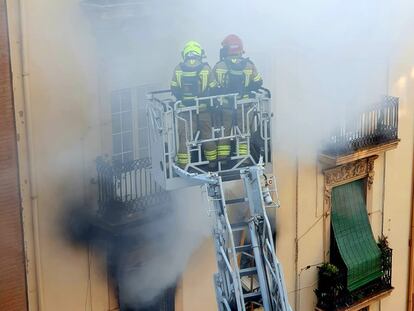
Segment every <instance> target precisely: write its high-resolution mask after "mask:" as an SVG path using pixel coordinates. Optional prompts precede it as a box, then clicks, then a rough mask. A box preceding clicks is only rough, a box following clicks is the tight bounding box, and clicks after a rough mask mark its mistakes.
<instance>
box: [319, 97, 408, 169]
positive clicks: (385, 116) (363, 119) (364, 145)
mask: <svg viewBox="0 0 414 311" xmlns="http://www.w3.org/2000/svg"><path fill="white" fill-rule="evenodd" d="M398 109H399V101H398V98H396V97H391V96H387V97H385V99H384V100H383V101H382V102H381V103H380V104H378V105H376V106H373V107H371V108H370V109H366V110H364V111H362V112H359V113H358V114H357V115H352V117H347V118H344V120H342V122H341V126H339V127H338V128H337V130H336V131H335V132H334V133H333V134H332V135H331V136H330V138H329V140H328V141H327V142H326V143H325V148H324V149H323V150H322V152H321V155H320V160H321V161H322V162H324V163H327V164H330V165H334V166H336V165H341V164H344V163H348V162H351V161H355V160H359V159H362V158H366V157H369V156H372V155H377V154H380V153H382V152H385V151H388V150H392V149H395V148H396V147H397V145H398V142H399V141H400V140H399V139H398Z"/></svg>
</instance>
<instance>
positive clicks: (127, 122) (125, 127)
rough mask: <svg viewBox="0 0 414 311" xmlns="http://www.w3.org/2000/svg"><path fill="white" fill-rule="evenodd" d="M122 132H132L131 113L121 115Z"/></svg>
mask: <svg viewBox="0 0 414 311" xmlns="http://www.w3.org/2000/svg"><path fill="white" fill-rule="evenodd" d="M122 131H123V132H125V131H132V114H131V112H123V113H122Z"/></svg>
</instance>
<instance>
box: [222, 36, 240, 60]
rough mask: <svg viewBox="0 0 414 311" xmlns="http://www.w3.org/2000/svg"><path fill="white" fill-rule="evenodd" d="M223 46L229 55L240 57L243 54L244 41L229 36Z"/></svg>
mask: <svg viewBox="0 0 414 311" xmlns="http://www.w3.org/2000/svg"><path fill="white" fill-rule="evenodd" d="M221 45H222V46H223V48H224V49H225V50H226V52H227V53H226V54H227V55H239V54H243V53H244V50H243V42H242V40H241V39H240V38H239V37H238V36H236V35H228V36H227V37H225V38H224V40H223V42H221Z"/></svg>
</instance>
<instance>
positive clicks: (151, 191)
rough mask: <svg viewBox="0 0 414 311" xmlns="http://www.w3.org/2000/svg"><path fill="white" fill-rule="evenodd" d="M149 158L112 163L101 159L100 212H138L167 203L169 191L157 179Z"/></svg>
mask: <svg viewBox="0 0 414 311" xmlns="http://www.w3.org/2000/svg"><path fill="white" fill-rule="evenodd" d="M150 168H151V161H150V159H149V158H144V159H138V160H133V161H127V162H122V163H121V162H115V163H110V162H107V161H104V160H103V159H102V158H98V159H97V171H98V205H99V212H100V214H105V213H106V212H108V209H120V210H122V211H123V212H125V213H129V214H130V213H134V212H137V211H139V210H144V209H146V208H148V207H151V206H155V205H159V204H163V203H165V200H166V195H167V193H166V192H165V191H164V190H163V189H162V188H161V187H160V186H159V185H158V184H157V183H156V182H155V181H154V179H153V178H152V176H151V173H150Z"/></svg>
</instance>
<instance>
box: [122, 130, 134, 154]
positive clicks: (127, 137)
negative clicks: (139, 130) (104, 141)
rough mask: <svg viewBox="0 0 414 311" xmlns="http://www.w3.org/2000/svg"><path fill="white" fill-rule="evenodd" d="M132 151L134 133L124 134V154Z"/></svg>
mask: <svg viewBox="0 0 414 311" xmlns="http://www.w3.org/2000/svg"><path fill="white" fill-rule="evenodd" d="M128 151H132V132H125V133H122V152H128Z"/></svg>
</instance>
